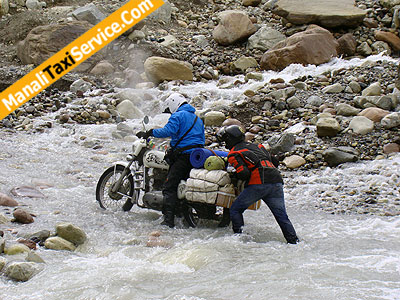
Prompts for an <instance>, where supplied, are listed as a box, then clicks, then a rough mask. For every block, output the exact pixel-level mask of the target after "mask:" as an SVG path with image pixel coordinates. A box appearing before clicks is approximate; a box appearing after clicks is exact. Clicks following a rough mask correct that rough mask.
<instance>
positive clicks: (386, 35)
mask: <svg viewBox="0 0 400 300" xmlns="http://www.w3.org/2000/svg"><path fill="white" fill-rule="evenodd" d="M375 38H376V39H377V40H378V41H384V42H386V43H388V44H389V45H390V46H391V47H392V49H393V50H395V51H399V50H400V38H399V37H398V36H397V35H395V34H394V33H392V32H387V31H381V30H377V31H375Z"/></svg>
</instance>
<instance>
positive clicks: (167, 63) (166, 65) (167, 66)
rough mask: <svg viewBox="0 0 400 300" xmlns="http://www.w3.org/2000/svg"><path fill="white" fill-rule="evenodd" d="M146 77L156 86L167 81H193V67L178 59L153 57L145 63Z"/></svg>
mask: <svg viewBox="0 0 400 300" xmlns="http://www.w3.org/2000/svg"><path fill="white" fill-rule="evenodd" d="M144 69H145V72H146V76H147V77H148V78H149V79H150V80H151V81H153V82H154V83H156V84H159V83H160V82H162V81H164V80H167V81H171V80H190V81H191V80H193V72H192V66H191V65H190V64H189V63H187V62H183V61H179V60H177V59H170V58H164V57H157V56H152V57H149V58H147V59H146V61H145V62H144Z"/></svg>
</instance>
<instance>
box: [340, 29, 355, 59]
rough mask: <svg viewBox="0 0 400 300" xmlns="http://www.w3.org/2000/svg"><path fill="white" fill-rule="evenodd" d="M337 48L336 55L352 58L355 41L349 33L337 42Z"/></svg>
mask: <svg viewBox="0 0 400 300" xmlns="http://www.w3.org/2000/svg"><path fill="white" fill-rule="evenodd" d="M337 42H338V44H339V47H338V48H337V52H338V55H345V56H352V55H354V54H355V53H356V49H357V40H356V39H355V37H354V36H353V35H352V34H351V33H346V34H344V35H343V36H341V37H340V38H339V39H338V40H337Z"/></svg>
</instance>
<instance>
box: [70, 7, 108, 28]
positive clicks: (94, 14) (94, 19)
mask: <svg viewBox="0 0 400 300" xmlns="http://www.w3.org/2000/svg"><path fill="white" fill-rule="evenodd" d="M72 15H73V16H74V17H75V18H76V19H77V20H78V21H87V22H89V23H90V24H93V25H96V24H97V23H100V22H101V21H102V20H104V19H105V18H106V15H105V14H103V13H102V12H101V11H100V10H99V9H98V8H97V6H96V5H95V4H93V3H90V4H88V5H85V6H83V7H80V8H78V9H76V10H74V11H73V12H72Z"/></svg>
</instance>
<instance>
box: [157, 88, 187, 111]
mask: <svg viewBox="0 0 400 300" xmlns="http://www.w3.org/2000/svg"><path fill="white" fill-rule="evenodd" d="M185 102H186V103H187V100H186V98H185V97H183V96H182V95H181V94H179V93H172V94H171V95H169V96H168V98H167V99H165V101H164V103H163V112H164V113H171V114H173V113H174V112H176V111H177V110H178V108H179V106H181V105H182V104H183V103H185Z"/></svg>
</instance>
